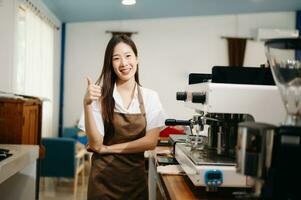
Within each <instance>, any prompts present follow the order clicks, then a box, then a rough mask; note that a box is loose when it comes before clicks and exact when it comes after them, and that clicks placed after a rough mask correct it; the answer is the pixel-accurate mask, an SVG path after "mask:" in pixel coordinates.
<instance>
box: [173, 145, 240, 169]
mask: <svg viewBox="0 0 301 200" xmlns="http://www.w3.org/2000/svg"><path fill="white" fill-rule="evenodd" d="M177 147H178V148H181V149H182V150H183V152H184V153H185V154H186V155H187V157H188V158H189V159H190V160H191V161H192V162H193V163H194V164H195V165H222V166H235V165H236V163H235V159H233V158H230V157H226V156H220V155H217V154H216V152H215V151H212V150H208V149H203V150H198V149H197V150H191V147H190V146H189V145H187V144H184V143H182V144H177Z"/></svg>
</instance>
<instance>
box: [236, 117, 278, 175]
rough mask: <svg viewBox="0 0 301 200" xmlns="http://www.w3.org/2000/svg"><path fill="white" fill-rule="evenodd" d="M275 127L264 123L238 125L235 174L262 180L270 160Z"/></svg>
mask: <svg viewBox="0 0 301 200" xmlns="http://www.w3.org/2000/svg"><path fill="white" fill-rule="evenodd" d="M274 130H275V126H273V125H269V124H264V123H250V122H244V123H241V124H239V128H238V139H237V156H236V158H237V172H239V173H241V174H245V175H248V176H252V177H256V178H259V179H263V178H265V177H266V175H267V171H268V169H269V168H270V164H271V159H272V149H273V141H274V133H275V131H274Z"/></svg>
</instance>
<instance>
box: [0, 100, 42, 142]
mask: <svg viewBox="0 0 301 200" xmlns="http://www.w3.org/2000/svg"><path fill="white" fill-rule="evenodd" d="M41 119H42V102H41V101H40V100H39V99H36V98H22V97H20V98H7V97H0V144H36V145H37V144H38V145H40V144H41Z"/></svg>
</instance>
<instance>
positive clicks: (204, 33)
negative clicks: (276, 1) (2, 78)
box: [64, 12, 295, 127]
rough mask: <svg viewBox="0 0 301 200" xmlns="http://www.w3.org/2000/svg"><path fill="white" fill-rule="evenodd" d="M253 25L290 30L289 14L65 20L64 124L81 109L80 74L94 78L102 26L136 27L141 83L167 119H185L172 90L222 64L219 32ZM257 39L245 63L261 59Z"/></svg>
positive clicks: (247, 32)
mask: <svg viewBox="0 0 301 200" xmlns="http://www.w3.org/2000/svg"><path fill="white" fill-rule="evenodd" d="M257 28H279V29H294V28H295V13H294V12H283V13H261V14H247V15H226V16H209V17H187V18H169V19H149V20H126V21H106V22H90V23H70V24H68V25H67V31H66V57H65V93H64V94H65V102H64V126H65V127H66V126H74V125H75V123H76V121H77V120H78V119H79V116H80V113H81V110H82V98H83V95H84V92H85V88H86V81H85V76H86V75H89V76H91V77H92V78H93V79H94V81H95V80H96V79H97V78H98V76H99V75H100V71H101V66H102V62H103V55H104V51H105V47H106V44H107V42H108V41H109V39H110V37H111V35H110V34H107V33H105V31H107V30H115V31H137V32H138V34H136V35H133V36H132V38H133V40H134V41H135V42H136V44H137V47H138V53H139V60H140V65H139V67H140V80H141V83H142V85H143V86H145V87H148V88H151V89H154V90H156V91H157V92H158V93H159V95H160V98H161V101H162V104H163V106H164V108H165V110H166V112H167V113H168V114H169V116H170V117H174V118H179V119H181V118H183V119H189V118H190V117H191V116H192V114H193V111H192V110H190V109H188V108H185V107H184V106H183V104H182V103H181V102H177V101H176V98H175V94H176V92H177V91H182V90H184V89H185V87H186V85H187V84H188V74H189V73H191V72H204V73H210V71H211V67H212V66H214V65H227V64H228V54H227V44H226V40H224V39H221V36H241V37H255V33H256V30H257ZM265 61H266V59H265V55H264V48H263V43H261V42H257V41H248V43H247V49H246V56H245V63H244V65H245V66H259V65H260V64H262V63H265Z"/></svg>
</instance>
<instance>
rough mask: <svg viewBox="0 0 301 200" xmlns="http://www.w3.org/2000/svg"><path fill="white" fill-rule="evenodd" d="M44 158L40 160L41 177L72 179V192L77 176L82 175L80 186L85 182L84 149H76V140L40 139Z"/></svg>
mask: <svg viewBox="0 0 301 200" xmlns="http://www.w3.org/2000/svg"><path fill="white" fill-rule="evenodd" d="M42 144H43V145H44V147H45V157H44V159H42V160H41V168H40V175H41V177H64V178H74V187H73V192H74V194H76V192H77V184H78V177H79V174H80V173H81V174H82V185H83V186H84V182H85V181H84V180H85V170H84V165H85V162H84V161H85V160H84V158H85V154H86V150H85V149H84V148H82V149H79V150H77V149H76V140H74V139H71V138H42Z"/></svg>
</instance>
